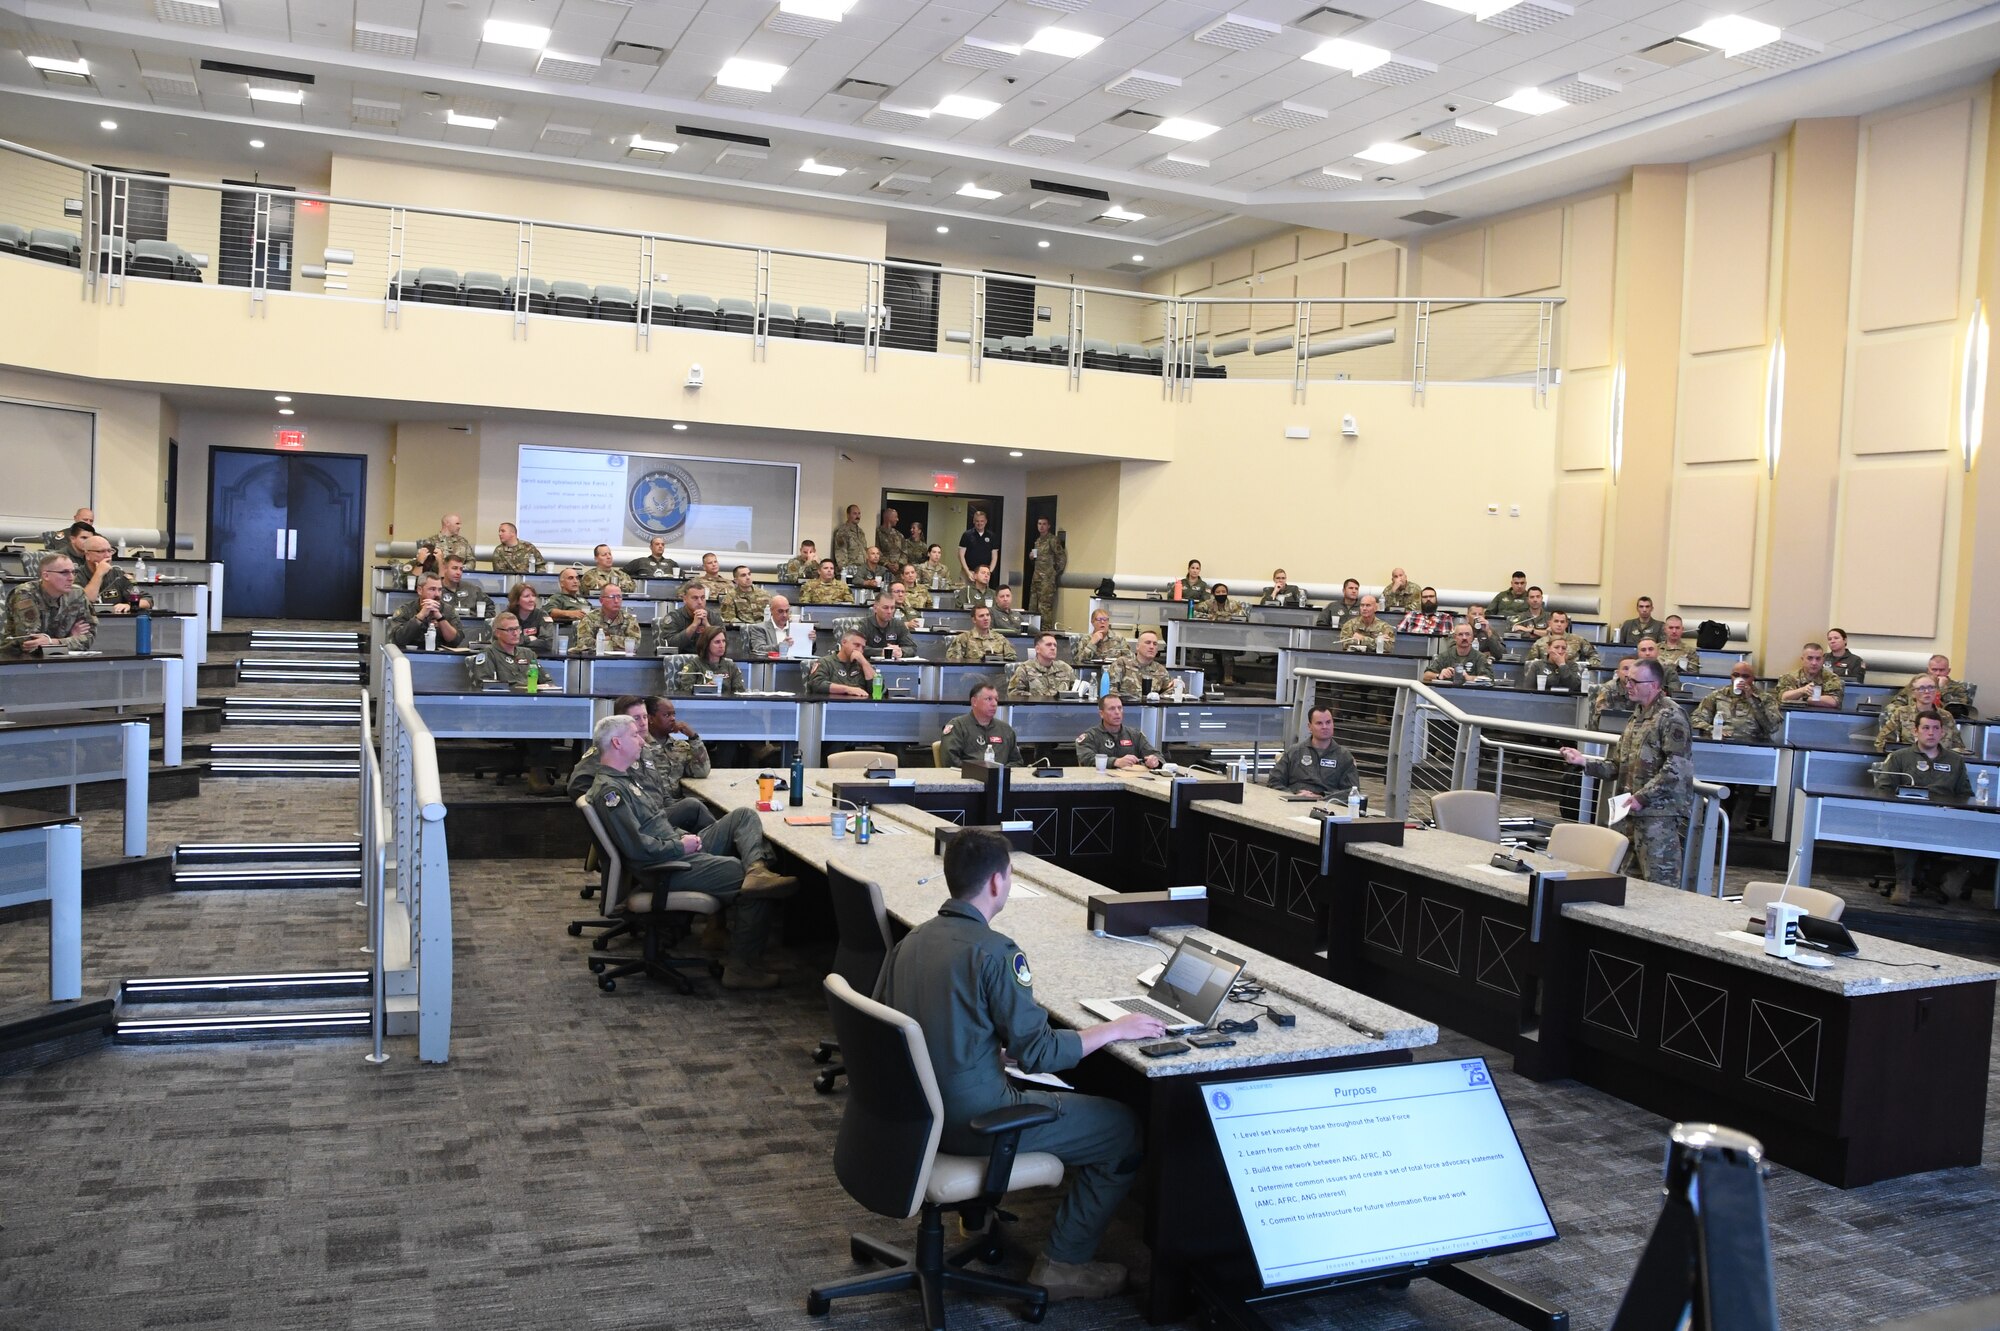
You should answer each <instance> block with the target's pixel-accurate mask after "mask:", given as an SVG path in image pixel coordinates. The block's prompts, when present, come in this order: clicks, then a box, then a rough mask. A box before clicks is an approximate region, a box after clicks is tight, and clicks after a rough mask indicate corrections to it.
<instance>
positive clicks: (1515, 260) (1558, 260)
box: [1485, 207, 1563, 296]
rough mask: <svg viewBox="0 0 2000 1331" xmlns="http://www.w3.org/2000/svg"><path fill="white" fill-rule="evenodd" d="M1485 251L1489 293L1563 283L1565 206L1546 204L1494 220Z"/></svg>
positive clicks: (1506, 293) (1518, 292) (1510, 293)
mask: <svg viewBox="0 0 2000 1331" xmlns="http://www.w3.org/2000/svg"><path fill="white" fill-rule="evenodd" d="M1489 234H1490V235H1491V237H1492V240H1491V243H1490V244H1489V245H1488V246H1487V253H1486V292H1485V294H1487V295H1489V296H1519V295H1523V294H1525V293H1527V292H1530V291H1548V290H1550V289H1551V288H1554V287H1559V286H1561V285H1562V270H1563V210H1562V209H1561V208H1560V207H1556V208H1544V209H1542V210H1541V211H1540V212H1533V213H1524V214H1522V215H1521V216H1519V217H1509V218H1507V219H1505V220H1504V221H1499V222H1495V223H1494V224H1493V225H1492V227H1491V228H1490V230H1489Z"/></svg>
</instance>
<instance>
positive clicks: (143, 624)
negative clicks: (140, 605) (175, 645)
mask: <svg viewBox="0 0 2000 1331" xmlns="http://www.w3.org/2000/svg"><path fill="white" fill-rule="evenodd" d="M132 619H133V623H132V650H133V651H135V652H137V653H138V654H139V655H141V656H151V655H152V654H153V612H152V611H150V610H134V611H133V612H132Z"/></svg>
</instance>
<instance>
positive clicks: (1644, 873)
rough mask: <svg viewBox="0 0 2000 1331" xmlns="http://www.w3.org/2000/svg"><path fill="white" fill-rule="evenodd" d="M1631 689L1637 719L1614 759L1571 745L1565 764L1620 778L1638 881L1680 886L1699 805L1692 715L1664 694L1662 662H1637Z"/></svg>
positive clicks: (1566, 750) (1627, 835) (1627, 726)
mask: <svg viewBox="0 0 2000 1331" xmlns="http://www.w3.org/2000/svg"><path fill="white" fill-rule="evenodd" d="M1627 659H1628V660H1629V659H1630V658H1627ZM1621 664H1623V663H1622V662H1621ZM1627 687H1628V688H1629V689H1630V691H1631V694H1632V702H1633V704H1634V710H1633V712H1632V719H1631V720H1630V721H1628V722H1626V724H1625V730H1624V733H1622V734H1621V735H1619V736H1618V743H1617V744H1615V745H1613V746H1612V749H1611V753H1610V755H1609V756H1608V757H1605V758H1592V757H1590V756H1589V755H1587V754H1584V753H1581V752H1579V751H1578V750H1576V749H1573V748H1568V747H1565V748H1564V749H1563V751H1562V757H1563V761H1564V762H1566V763H1570V764H1572V765H1574V766H1577V767H1581V768H1584V769H1585V770H1586V771H1588V772H1590V773H1591V775H1593V776H1597V777H1616V778H1617V780H1618V785H1619V787H1620V789H1621V792H1622V793H1623V794H1624V795H1625V796H1628V797H1629V798H1630V799H1631V802H1632V803H1631V809H1630V811H1629V812H1628V813H1627V814H1626V817H1625V820H1624V822H1623V823H1621V824H1620V827H1621V829H1622V830H1623V831H1624V833H1625V839H1626V840H1628V841H1630V842H1631V843H1632V856H1633V859H1634V861H1635V866H1634V867H1635V869H1636V871H1637V875H1638V877H1640V878H1643V879H1645V880H1646V881H1648V882H1652V883H1659V884H1662V885H1664V886H1666V887H1674V888H1678V887H1679V886H1680V885H1681V847H1682V845H1683V843H1684V842H1685V841H1686V840H1687V829H1688V813H1689V810H1690V809H1691V808H1692V807H1693V804H1694V758H1693V736H1692V734H1691V733H1690V731H1689V728H1688V719H1687V713H1686V712H1683V711H1682V710H1681V708H1680V704H1679V703H1677V702H1675V701H1674V700H1673V699H1671V698H1668V697H1666V696H1665V694H1664V692H1663V690H1662V687H1661V683H1660V667H1659V665H1658V664H1657V663H1655V662H1652V661H1634V662H1633V664H1632V681H1631V683H1630V684H1629V685H1628V686H1627Z"/></svg>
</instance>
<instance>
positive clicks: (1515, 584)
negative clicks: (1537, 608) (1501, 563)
mask: <svg viewBox="0 0 2000 1331" xmlns="http://www.w3.org/2000/svg"><path fill="white" fill-rule="evenodd" d="M1527 608H1528V575H1527V574H1526V573H1523V572H1522V571H1521V570H1520V569H1518V568H1517V569H1515V570H1514V572H1513V574H1512V576H1510V577H1509V578H1508V579H1507V590H1506V591H1504V592H1496V593H1495V594H1494V597H1493V599H1492V600H1490V601H1488V602H1487V603H1486V613H1487V614H1489V615H1491V616H1493V618H1495V619H1497V620H1499V621H1500V622H1501V623H1503V624H1505V623H1509V622H1511V621H1512V620H1513V618H1514V616H1516V615H1518V614H1522V613H1524V612H1525V611H1526V610H1527Z"/></svg>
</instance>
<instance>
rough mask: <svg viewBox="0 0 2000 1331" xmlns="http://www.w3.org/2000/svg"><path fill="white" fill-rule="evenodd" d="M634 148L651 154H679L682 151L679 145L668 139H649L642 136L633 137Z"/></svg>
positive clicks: (635, 135)
mask: <svg viewBox="0 0 2000 1331" xmlns="http://www.w3.org/2000/svg"><path fill="white" fill-rule="evenodd" d="M632 146H633V147H634V148H637V149H639V150H640V151H641V152H649V153H677V152H679V151H680V150H681V146H680V145H679V144H678V143H674V142H671V141H670V140H667V139H649V138H646V137H645V136H644V135H640V134H634V135H633V136H632Z"/></svg>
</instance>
